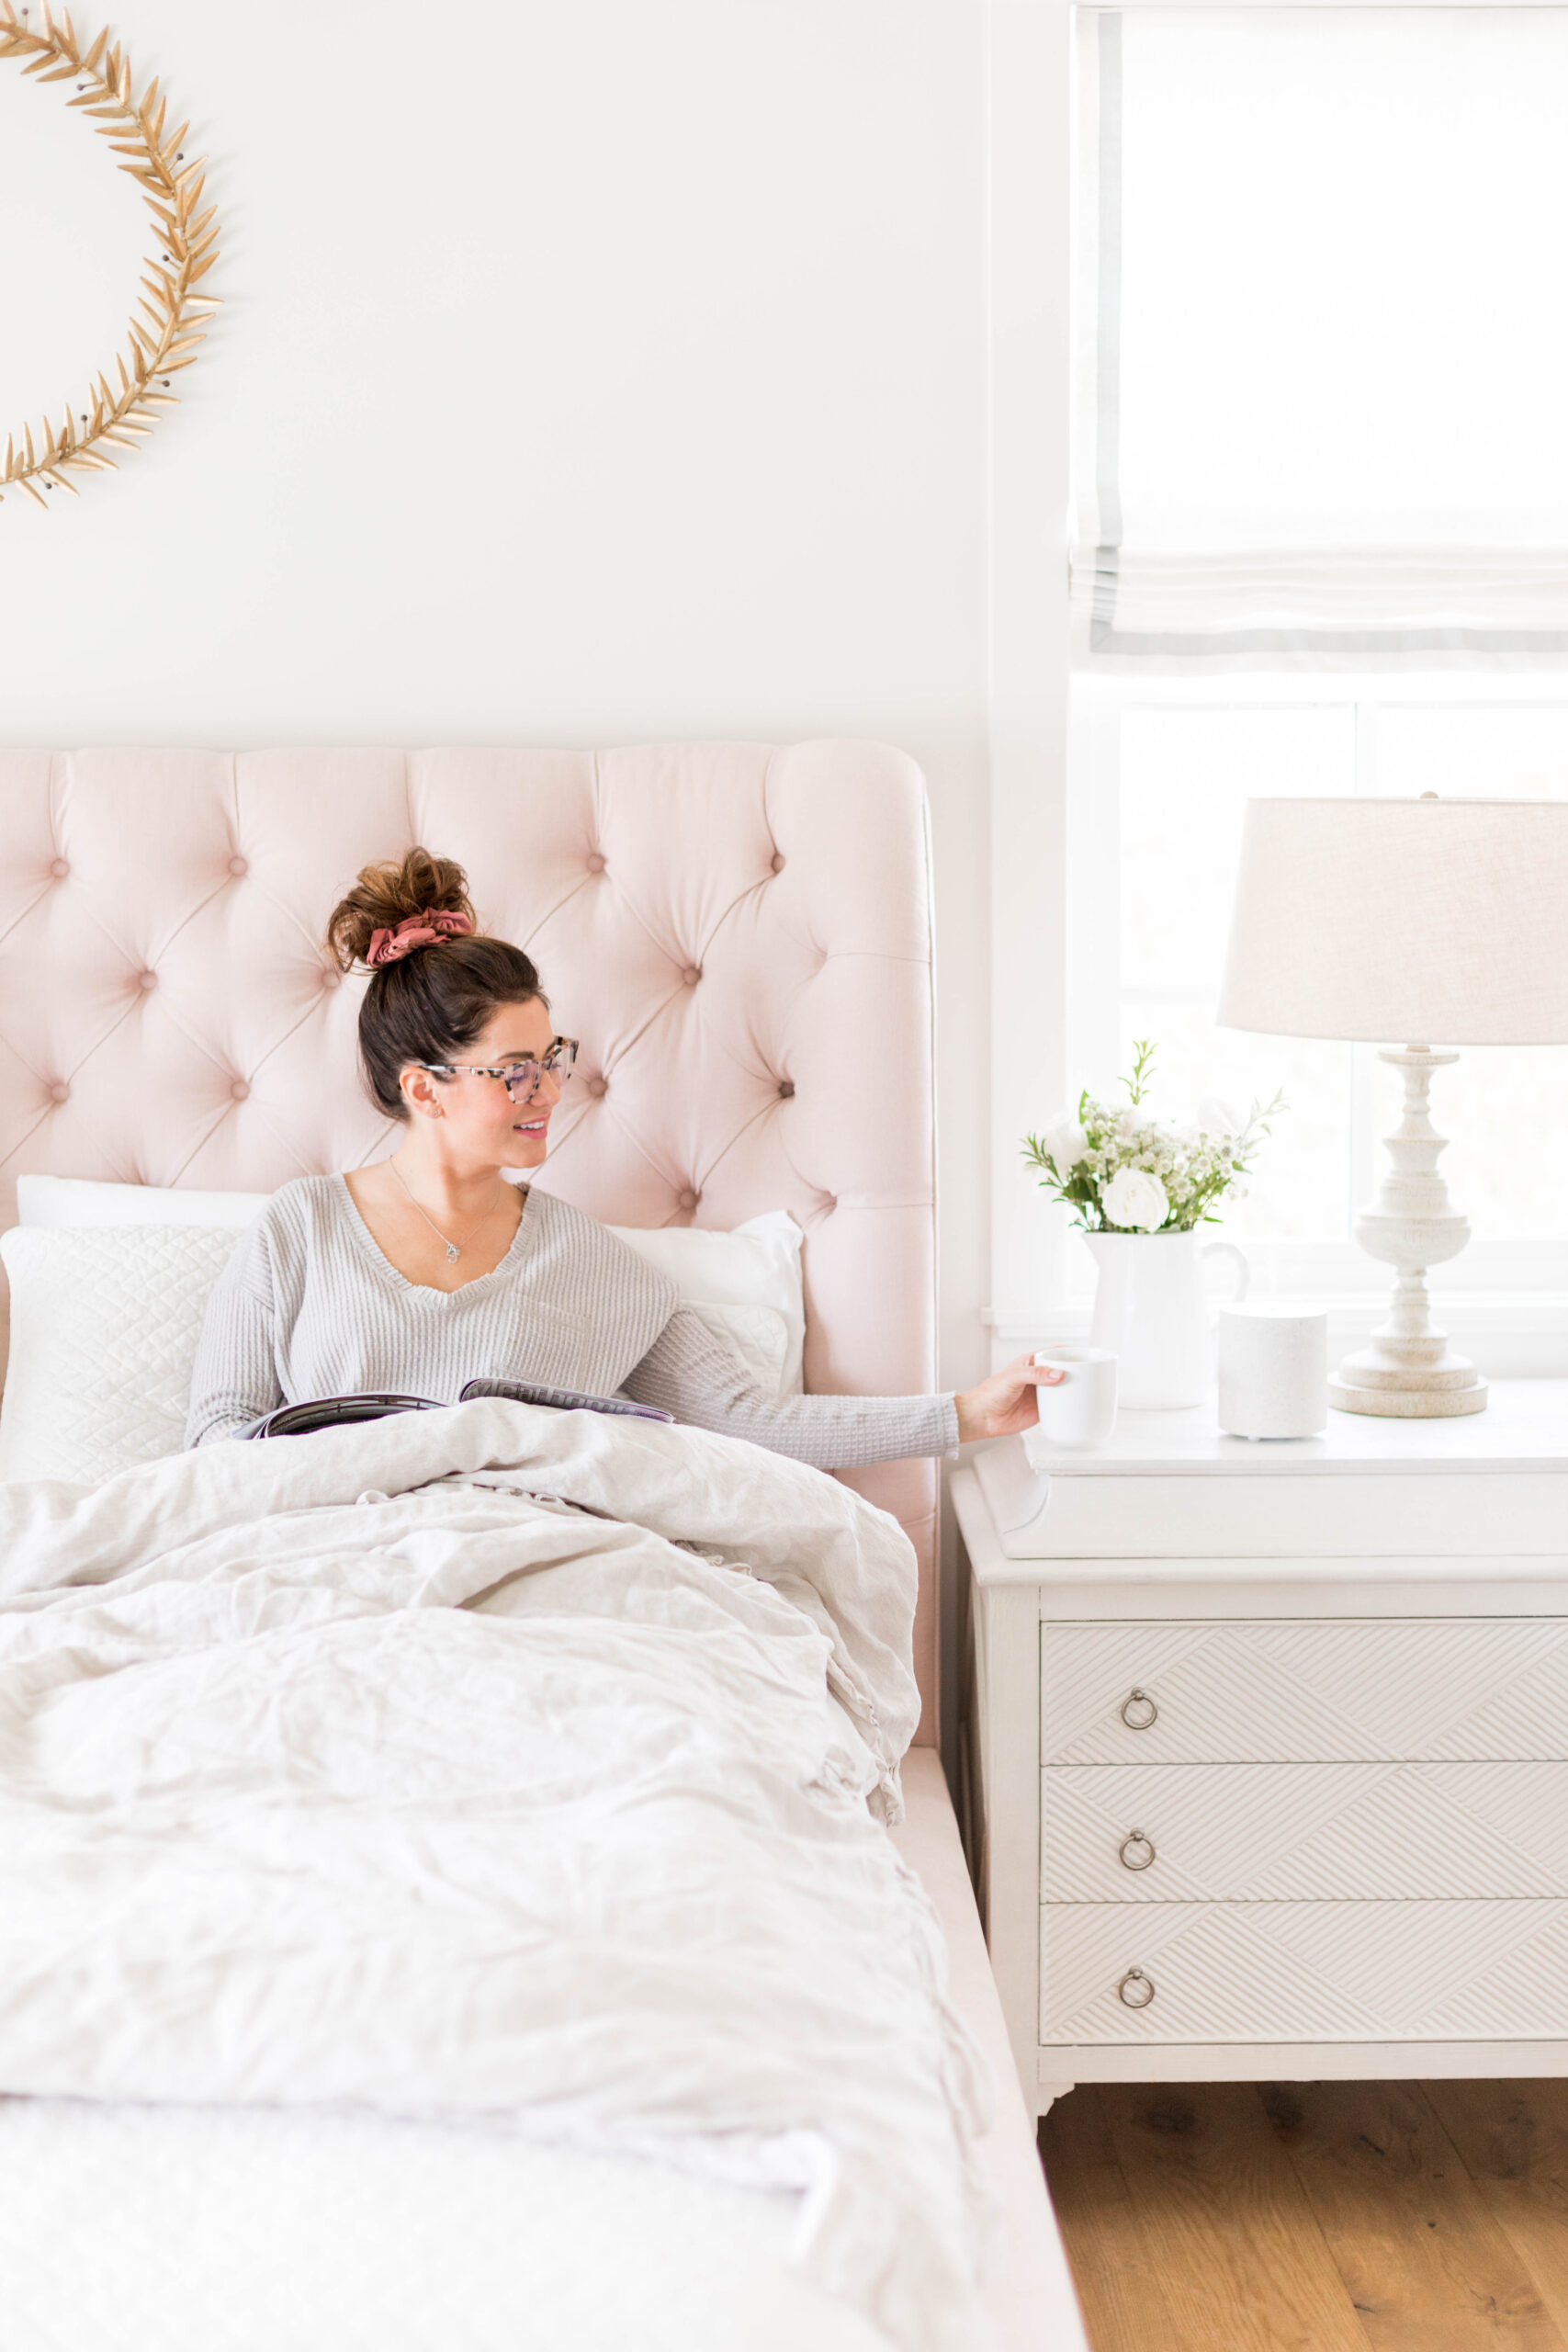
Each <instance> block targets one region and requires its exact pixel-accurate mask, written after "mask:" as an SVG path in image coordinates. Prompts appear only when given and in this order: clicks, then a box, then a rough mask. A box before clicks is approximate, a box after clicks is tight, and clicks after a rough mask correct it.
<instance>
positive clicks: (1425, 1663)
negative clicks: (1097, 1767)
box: [1040, 1617, 1568, 1826]
mask: <svg viewBox="0 0 1568 2352" xmlns="http://www.w3.org/2000/svg"><path fill="white" fill-rule="evenodd" d="M1040 1703H1041V1718H1040V1720H1041V1758H1042V1761H1043V1762H1044V1763H1047V1764H1154V1763H1161V1764H1164V1763H1169V1764H1226V1763H1320V1762H1321V1763H1334V1762H1340V1761H1344V1762H1354V1761H1357V1760H1359V1759H1363V1758H1364V1759H1366V1760H1368V1761H1373V1760H1376V1759H1378V1758H1392V1759H1396V1760H1411V1761H1415V1760H1419V1759H1427V1758H1429V1759H1431V1760H1433V1761H1437V1760H1439V1759H1442V1758H1452V1759H1455V1760H1458V1759H1461V1758H1473V1759H1476V1760H1489V1759H1497V1760H1500V1761H1509V1760H1516V1761H1548V1760H1551V1761H1558V1760H1562V1759H1563V1758H1568V1618H1562V1617H1440V1618H1413V1619H1396V1618H1383V1617H1370V1618H1359V1619H1351V1618H1314V1619H1303V1618H1278V1619H1268V1620H1262V1621H1254V1622H1252V1623H1232V1622H1228V1621H1213V1620H1209V1621H1203V1622H1199V1623H1193V1622H1179V1621H1176V1622H1164V1623H1144V1624H1077V1623H1075V1624H1062V1623H1049V1624H1045V1625H1043V1626H1042V1628H1041V1702H1040ZM1145 1826H1146V1825H1145Z"/></svg>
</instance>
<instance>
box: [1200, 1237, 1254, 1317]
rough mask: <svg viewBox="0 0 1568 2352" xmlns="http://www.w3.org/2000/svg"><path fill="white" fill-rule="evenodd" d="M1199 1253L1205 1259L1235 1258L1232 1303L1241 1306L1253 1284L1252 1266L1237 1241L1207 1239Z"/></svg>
mask: <svg viewBox="0 0 1568 2352" xmlns="http://www.w3.org/2000/svg"><path fill="white" fill-rule="evenodd" d="M1198 1255H1199V1257H1200V1258H1201V1259H1205V1260H1207V1259H1209V1258H1234V1259H1235V1290H1233V1291H1232V1293H1231V1295H1230V1303H1231V1305H1232V1306H1239V1305H1240V1303H1241V1301H1242V1300H1243V1299H1244V1298H1245V1297H1246V1296H1247V1292H1248V1290H1249V1289H1250V1288H1251V1286H1252V1268H1251V1267H1250V1266H1249V1265H1248V1264H1247V1260H1246V1258H1245V1257H1244V1256H1243V1254H1242V1252H1241V1251H1240V1250H1238V1249H1237V1248H1236V1246H1235V1242H1234V1241H1205V1242H1204V1243H1203V1244H1202V1245H1201V1248H1200V1250H1199V1251H1198Z"/></svg>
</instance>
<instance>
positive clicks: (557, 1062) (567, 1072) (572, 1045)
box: [414, 1037, 577, 1104]
mask: <svg viewBox="0 0 1568 2352" xmlns="http://www.w3.org/2000/svg"><path fill="white" fill-rule="evenodd" d="M576 1059H577V1039H576V1038H575V1037H552V1038H551V1040H550V1043H549V1047H548V1050H547V1052H546V1053H545V1054H544V1055H543V1056H541V1057H540V1059H539V1060H538V1061H533V1060H527V1061H520V1062H502V1063H500V1064H490V1063H485V1062H416V1063H415V1064H414V1068H415V1069H429V1070H434V1072H435V1075H436V1077H437V1078H456V1077H457V1076H458V1074H459V1072H461V1071H464V1070H467V1071H468V1074H469V1075H470V1076H471V1077H473V1078H499V1079H500V1080H501V1082H502V1085H503V1086H504V1087H505V1089H506V1091H507V1092H508V1094H509V1095H510V1096H511V1097H512V1100H513V1103H519V1104H520V1103H531V1102H532V1101H533V1099H534V1096H535V1094H536V1091H537V1089H538V1084H539V1080H540V1079H541V1078H543V1077H544V1076H545V1075H546V1074H547V1073H548V1075H549V1076H550V1077H551V1078H553V1079H555V1080H557V1081H558V1084H560V1085H562V1086H564V1085H565V1084H566V1081H567V1080H568V1079H569V1078H570V1076H571V1066H572V1064H573V1062H575V1061H576Z"/></svg>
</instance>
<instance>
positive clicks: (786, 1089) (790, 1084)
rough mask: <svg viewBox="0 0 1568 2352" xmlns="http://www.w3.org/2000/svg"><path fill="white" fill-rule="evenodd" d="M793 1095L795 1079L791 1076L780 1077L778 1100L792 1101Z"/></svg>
mask: <svg viewBox="0 0 1568 2352" xmlns="http://www.w3.org/2000/svg"><path fill="white" fill-rule="evenodd" d="M794 1096H795V1080H794V1079H793V1078H781V1079H780V1080H779V1100H780V1102H781V1103H788V1102H791V1101H793V1100H794Z"/></svg>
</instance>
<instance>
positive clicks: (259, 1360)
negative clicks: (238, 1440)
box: [186, 1225, 284, 1447]
mask: <svg viewBox="0 0 1568 2352" xmlns="http://www.w3.org/2000/svg"><path fill="white" fill-rule="evenodd" d="M275 1322H276V1316H275V1311H274V1304H273V1282H272V1253H271V1250H270V1249H269V1247H268V1242H267V1236H266V1231H265V1226H264V1225H257V1226H254V1227H252V1228H251V1230H250V1232H249V1233H247V1234H246V1235H245V1236H244V1238H243V1240H242V1241H241V1243H240V1245H239V1247H238V1248H237V1249H236V1250H235V1251H234V1254H233V1256H232V1257H231V1259H230V1261H229V1262H228V1264H227V1265H226V1266H225V1267H224V1269H223V1272H221V1273H220V1275H219V1277H218V1280H217V1281H216V1282H215V1283H213V1285H212V1290H211V1293H210V1295H209V1298H208V1302H207V1313H206V1316H205V1317H204V1319H203V1322H202V1326H201V1337H200V1339H199V1340H197V1350H196V1363H195V1364H194V1365H193V1367H192V1370H191V1381H190V1408H189V1411H188V1413H187V1415H186V1446H187V1447H189V1446H193V1445H206V1444H208V1443H209V1442H211V1441H212V1440H213V1439H216V1438H224V1437H232V1436H233V1435H234V1432H235V1431H236V1430H241V1429H243V1427H244V1426H245V1423H246V1422H247V1421H254V1419H255V1418H256V1416H257V1415H258V1414H259V1413H270V1412H272V1411H273V1410H274V1409H275V1408H276V1407H277V1406H279V1405H281V1404H282V1403H283V1401H284V1398H283V1390H282V1388H281V1387H280V1386H279V1385H278V1378H277V1361H276V1354H275V1352H274V1348H273V1331H274V1326H275Z"/></svg>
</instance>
